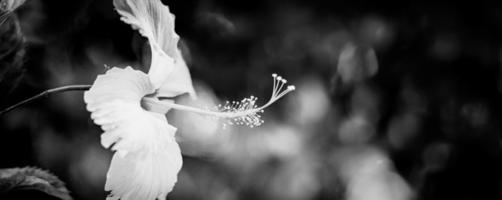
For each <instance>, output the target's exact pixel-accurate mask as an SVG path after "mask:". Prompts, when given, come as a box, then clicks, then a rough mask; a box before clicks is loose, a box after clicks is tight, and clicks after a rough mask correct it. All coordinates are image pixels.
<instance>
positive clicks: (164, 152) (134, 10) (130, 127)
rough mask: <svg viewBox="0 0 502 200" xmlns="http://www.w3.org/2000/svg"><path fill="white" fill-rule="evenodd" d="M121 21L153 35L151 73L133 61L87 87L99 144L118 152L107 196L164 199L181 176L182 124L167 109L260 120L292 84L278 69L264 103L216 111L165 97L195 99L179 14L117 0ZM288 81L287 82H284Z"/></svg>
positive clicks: (156, 3)
mask: <svg viewBox="0 0 502 200" xmlns="http://www.w3.org/2000/svg"><path fill="white" fill-rule="evenodd" d="M113 3H114V5H115V8H116V10H117V12H118V13H119V14H120V15H121V16H122V18H121V19H122V20H123V21H124V22H126V23H128V24H130V25H132V27H133V28H134V29H137V30H139V32H140V33H141V34H142V35H143V36H144V37H146V38H147V39H148V42H149V44H150V47H151V53H152V58H151V59H152V60H151V66H150V69H149V71H148V74H145V73H143V72H141V71H138V70H134V69H132V68H130V67H126V68H125V69H122V68H116V67H114V68H112V69H110V70H108V71H107V72H106V73H105V74H103V75H99V76H98V77H97V79H96V81H95V82H94V84H93V85H92V87H91V88H90V89H89V90H88V91H87V92H85V94H84V101H85V103H86V104H87V110H88V111H90V112H91V118H92V119H93V121H94V123H96V124H97V125H99V126H101V128H102V130H103V131H104V133H103V134H102V135H101V144H102V145H103V146H104V147H105V148H110V147H111V149H112V150H113V151H115V154H114V155H113V158H112V161H111V166H110V168H109V170H108V174H107V179H106V184H105V190H107V191H110V195H109V197H108V199H109V200H117V199H122V200H128V199H132V200H138V199H141V200H154V199H165V197H166V195H167V194H168V193H169V192H170V191H171V190H172V189H173V187H174V184H175V183H176V181H177V174H178V172H179V170H180V169H181V166H182V157H181V152H180V148H179V146H178V144H177V143H176V140H175V132H176V128H175V127H173V126H171V125H169V124H168V122H167V119H166V117H165V115H164V114H165V113H166V112H167V111H168V110H169V109H179V110H185V111H190V112H197V113H200V114H205V115H210V116H213V117H219V118H226V119H227V122H228V123H230V124H245V125H248V126H251V127H252V126H258V125H260V124H261V123H263V120H261V118H260V115H259V113H260V112H262V111H263V109H264V108H265V107H267V106H269V105H270V104H272V103H273V102H275V101H276V100H278V99H279V98H281V97H282V96H284V95H285V94H286V93H288V92H290V91H292V90H294V86H286V85H285V84H286V80H285V79H283V78H281V77H280V76H277V75H275V74H274V75H273V78H274V89H273V93H272V98H271V99H270V100H269V102H268V103H266V104H265V105H264V106H261V107H258V106H257V105H255V102H256V97H250V98H246V99H244V100H242V101H240V102H228V103H227V104H225V105H223V106H220V107H219V108H218V110H216V111H209V110H203V109H199V108H194V107H188V106H184V105H179V104H175V103H174V102H173V101H161V100H159V98H158V97H175V96H178V95H180V94H184V93H188V94H190V95H191V96H193V97H195V92H194V89H193V86H192V81H191V78H190V74H189V71H188V68H187V66H186V64H185V62H184V60H183V58H182V57H181V53H180V51H179V49H178V48H177V43H178V40H179V37H178V35H177V34H176V33H175V32H174V16H173V15H172V14H171V13H170V12H169V8H168V7H167V6H165V5H163V4H162V3H161V2H160V0H114V1H113ZM284 86H286V87H284Z"/></svg>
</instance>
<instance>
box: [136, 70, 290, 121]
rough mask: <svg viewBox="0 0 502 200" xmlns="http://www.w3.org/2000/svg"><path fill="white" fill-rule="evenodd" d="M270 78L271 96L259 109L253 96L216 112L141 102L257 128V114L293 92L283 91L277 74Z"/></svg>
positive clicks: (227, 103) (259, 118) (153, 101)
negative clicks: (271, 84)
mask: <svg viewBox="0 0 502 200" xmlns="http://www.w3.org/2000/svg"><path fill="white" fill-rule="evenodd" d="M272 77H273V84H274V85H273V90H272V96H271V97H270V99H269V100H268V102H267V103H265V104H264V105H262V106H260V107H258V106H257V105H256V104H255V103H256V101H257V100H258V98H256V97H254V96H251V97H249V98H244V99H243V100H241V101H232V102H229V101H226V102H225V104H224V105H223V106H222V105H218V106H217V107H216V110H217V111H214V110H208V109H201V108H196V107H191V106H186V105H180V104H176V103H174V102H167V101H160V100H157V99H155V98H149V97H145V98H143V102H144V103H146V104H151V105H155V106H157V107H158V106H160V107H163V108H167V109H162V110H165V111H167V110H169V108H172V109H176V110H182V111H189V112H194V113H198V114H203V115H208V116H211V117H216V118H224V119H227V123H228V124H231V125H233V124H237V125H248V126H250V127H254V126H259V125H261V124H262V123H263V120H262V119H261V116H260V114H259V113H262V112H263V110H264V109H265V108H267V107H268V106H270V105H272V104H273V103H274V102H276V101H277V100H279V99H280V98H282V97H283V96H284V95H286V94H288V93H289V92H291V91H293V90H295V86H293V85H289V86H287V87H285V89H284V86H285V84H286V83H287V80H286V79H284V78H282V77H281V76H277V74H272ZM163 114H164V113H163Z"/></svg>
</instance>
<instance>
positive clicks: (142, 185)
mask: <svg viewBox="0 0 502 200" xmlns="http://www.w3.org/2000/svg"><path fill="white" fill-rule="evenodd" d="M148 114H149V115H151V116H150V117H149V119H148V122H149V123H148V124H146V123H138V122H137V121H136V120H140V118H139V117H144V116H138V117H137V118H136V117H133V118H132V119H134V120H135V121H136V122H135V123H133V124H135V125H134V126H137V127H138V128H142V129H143V131H136V132H134V133H133V132H130V133H129V134H125V135H126V136H125V137H124V136H123V134H124V132H122V133H120V132H118V134H117V132H110V134H111V135H106V134H108V132H107V133H105V134H103V137H102V140H104V139H105V138H109V139H110V140H114V139H115V138H116V137H117V135H119V137H120V136H122V137H120V139H115V141H116V144H115V146H114V147H116V146H120V147H117V150H118V152H117V153H115V155H114V156H113V159H112V162H111V166H110V169H109V171H108V174H107V180H106V185H105V190H107V191H111V194H110V197H109V199H122V200H128V199H131V200H136V199H144V200H154V199H156V198H158V199H165V196H166V195H167V194H168V193H169V192H170V191H171V190H172V189H173V186H174V184H175V183H176V181H177V174H178V172H179V170H180V169H181V165H182V158H181V152H180V149H179V146H178V144H177V143H176V141H175V139H174V132H175V131H176V129H175V128H174V127H171V126H169V125H168V124H167V121H166V120H165V117H164V116H162V115H160V114H153V113H148ZM153 118H156V119H153ZM152 127H153V128H152ZM166 131H167V132H170V133H171V134H168V133H166ZM124 140H125V141H124ZM133 143H136V144H133ZM122 144H123V145H122ZM138 145H139V147H140V148H132V149H133V150H134V149H137V150H136V151H125V153H123V154H120V152H124V150H129V149H131V148H130V147H138Z"/></svg>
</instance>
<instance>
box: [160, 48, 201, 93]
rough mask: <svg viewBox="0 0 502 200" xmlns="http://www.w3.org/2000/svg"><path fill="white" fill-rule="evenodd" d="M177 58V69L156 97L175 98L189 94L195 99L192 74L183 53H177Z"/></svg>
mask: <svg viewBox="0 0 502 200" xmlns="http://www.w3.org/2000/svg"><path fill="white" fill-rule="evenodd" d="M176 55H177V58H179V59H176V62H175V67H176V68H175V69H174V70H173V71H172V72H171V74H169V76H168V78H167V80H166V81H165V82H164V83H163V84H162V85H161V86H160V88H159V89H158V90H157V93H156V96H159V97H175V96H178V95H180V94H184V93H188V94H190V96H191V97H193V98H195V90H194V88H193V84H192V79H191V78H190V72H189V71H188V67H187V65H186V63H185V60H184V59H183V57H182V55H181V52H180V51H179V50H177V51H176Z"/></svg>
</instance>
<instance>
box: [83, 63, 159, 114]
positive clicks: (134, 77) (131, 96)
mask: <svg viewBox="0 0 502 200" xmlns="http://www.w3.org/2000/svg"><path fill="white" fill-rule="evenodd" d="M153 92H154V88H153V86H152V84H151V83H150V81H149V79H148V76H147V75H146V74H145V73H143V72H141V71H138V70H133V69H132V68H130V67H127V68H125V69H121V68H116V67H114V68H112V69H110V70H108V71H107V72H106V74H104V75H99V76H98V77H97V78H96V81H94V84H93V85H92V87H91V89H89V90H88V91H87V92H85V93H84V101H85V103H87V110H89V111H91V112H93V113H94V111H95V109H96V107H97V106H98V105H100V104H101V103H102V102H110V101H113V100H116V99H122V100H127V101H131V102H137V103H138V105H139V102H140V100H141V98H143V96H145V95H147V94H151V93H153Z"/></svg>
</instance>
